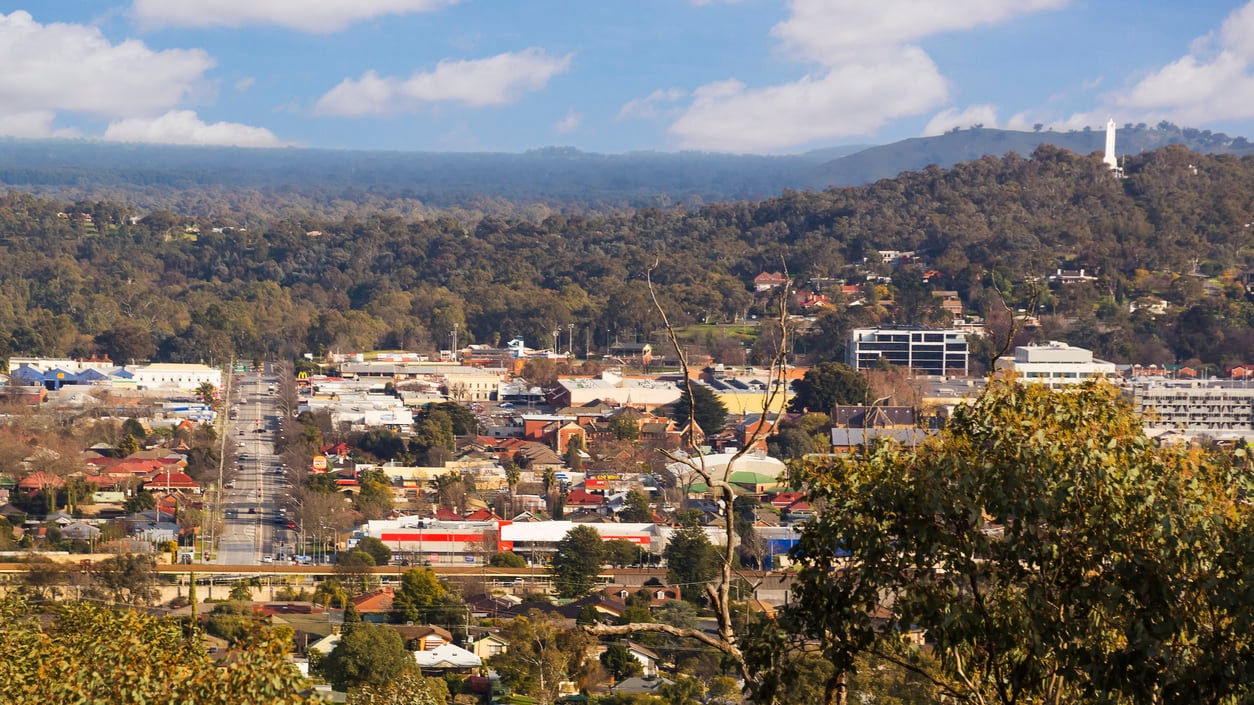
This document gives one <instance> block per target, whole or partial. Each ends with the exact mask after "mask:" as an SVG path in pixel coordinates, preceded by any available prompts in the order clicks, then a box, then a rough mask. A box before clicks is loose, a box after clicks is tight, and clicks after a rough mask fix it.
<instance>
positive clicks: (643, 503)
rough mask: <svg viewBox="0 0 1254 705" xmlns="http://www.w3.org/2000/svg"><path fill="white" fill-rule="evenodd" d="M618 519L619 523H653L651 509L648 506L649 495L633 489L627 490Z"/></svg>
mask: <svg viewBox="0 0 1254 705" xmlns="http://www.w3.org/2000/svg"><path fill="white" fill-rule="evenodd" d="M618 518H619V520H620V521H627V522H647V521H653V508H652V507H650V506H649V495H648V494H646V493H645V492H644V491H643V490H639V489H636V488H634V487H633V488H631V489H629V490H627V496H626V497H625V498H624V500H623V508H622V510H621V511H620V512H619V513H618Z"/></svg>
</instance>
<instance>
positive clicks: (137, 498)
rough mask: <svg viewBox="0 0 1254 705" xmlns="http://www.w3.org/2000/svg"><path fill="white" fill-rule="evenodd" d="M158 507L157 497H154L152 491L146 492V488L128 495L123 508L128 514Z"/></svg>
mask: <svg viewBox="0 0 1254 705" xmlns="http://www.w3.org/2000/svg"><path fill="white" fill-rule="evenodd" d="M156 507H157V498H156V497H153V496H152V493H151V492H145V491H144V490H137V491H136V492H135V494H133V495H131V496H130V497H127V498H126V501H125V502H123V503H122V509H123V510H125V511H126V513H127V514H138V513H140V512H146V511H148V510H149V509H155V508H156Z"/></svg>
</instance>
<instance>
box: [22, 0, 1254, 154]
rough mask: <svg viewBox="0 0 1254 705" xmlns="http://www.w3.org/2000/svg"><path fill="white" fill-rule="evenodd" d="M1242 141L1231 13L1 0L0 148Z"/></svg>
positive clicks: (1246, 114) (1244, 119)
mask: <svg viewBox="0 0 1254 705" xmlns="http://www.w3.org/2000/svg"><path fill="white" fill-rule="evenodd" d="M1107 118H1113V119H1115V120H1116V121H1117V122H1118V123H1120V124H1122V123H1126V122H1151V123H1153V122H1158V121H1159V120H1164V119H1166V120H1170V121H1172V122H1175V123H1177V124H1180V125H1183V126H1190V127H1201V128H1208V129H1212V130H1217V131H1224V132H1227V133H1229V134H1231V135H1234V136H1235V135H1244V136H1247V137H1252V138H1254V129H1252V128H1254V2H1251V3H1250V4H1241V3H1239V2H1221V1H1218V0H1194V1H1193V2H1189V3H1184V2H1180V1H1179V0H1172V1H1165V0H1139V1H1133V0H943V1H940V0H630V1H624V0H565V1H560V2H559V1H558V0H530V1H529V2H502V1H501V0H497V1H495V2H488V1H487V0H120V1H119V2H102V1H94V2H93V1H90V0H43V1H41V2H38V3H34V2H30V1H29V0H27V2H12V1H9V0H0V135H6V136H14V137H57V136H63V137H79V138H91V139H100V138H103V139H109V140H119V141H128V142H169V143H179V144H231V145H240V146H260V147H265V146H281V145H300V146H308V147H327V148H337V149H387V150H406V151H417V150H436V151H510V152H517V151H523V150H526V149H533V148H538V147H545V146H550V145H570V146H574V147H577V148H579V149H583V150H586V151H595V152H625V151H632V150H660V151H674V150H681V149H696V150H706V151H719V152H737V153H764V154H773V153H789V152H799V151H804V150H807V149H813V148H818V147H826V146H833V145H841V144H869V143H883V142H890V141H894V140H898V139H903V138H907V137H914V136H918V135H921V134H934V133H937V132H943V131H944V130H946V129H948V128H951V127H954V126H964V127H965V126H969V125H971V124H976V123H980V124H983V125H985V126H988V127H993V126H996V127H1008V128H1018V129H1031V128H1032V126H1033V125H1034V124H1036V123H1043V124H1046V125H1050V126H1052V127H1054V128H1055V129H1068V128H1077V127H1083V126H1085V125H1091V126H1100V125H1103V124H1105V122H1106V120H1107Z"/></svg>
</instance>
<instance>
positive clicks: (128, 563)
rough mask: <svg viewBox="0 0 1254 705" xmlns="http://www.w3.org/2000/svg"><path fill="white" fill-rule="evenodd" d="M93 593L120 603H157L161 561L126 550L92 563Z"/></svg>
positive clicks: (90, 591)
mask: <svg viewBox="0 0 1254 705" xmlns="http://www.w3.org/2000/svg"><path fill="white" fill-rule="evenodd" d="M91 578H92V580H91V588H90V590H89V594H91V595H92V596H93V597H96V598H98V599H105V600H108V601H109V602H111V603H113V604H117V605H129V606H132V607H137V606H141V605H151V604H153V603H154V602H155V601H156V599H157V597H158V595H159V593H158V591H157V563H156V561H154V560H153V558H152V556H149V555H145V554H140V553H124V554H121V555H118V556H113V557H112V558H106V559H105V560H103V561H100V562H99V563H96V564H94V565H93V566H92V574H91Z"/></svg>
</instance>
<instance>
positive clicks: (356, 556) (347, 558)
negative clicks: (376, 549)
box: [335, 548, 377, 595]
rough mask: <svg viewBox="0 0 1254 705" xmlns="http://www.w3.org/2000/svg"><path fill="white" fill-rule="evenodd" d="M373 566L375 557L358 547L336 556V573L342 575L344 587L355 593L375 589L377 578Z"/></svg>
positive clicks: (358, 593)
mask: <svg viewBox="0 0 1254 705" xmlns="http://www.w3.org/2000/svg"><path fill="white" fill-rule="evenodd" d="M371 568H374V557H373V556H371V555H370V554H369V553H366V552H365V551H362V550H360V549H357V548H354V549H353V550H351V551H344V552H342V553H340V554H338V555H336V557H335V574H336V575H338V576H340V579H341V580H342V581H343V583H344V587H345V588H346V589H347V590H348V592H349V593H350V594H353V595H360V594H362V593H364V592H368V591H370V590H372V589H374V587H375V585H376V581H377V579H376V578H375V575H374V571H372V570H371Z"/></svg>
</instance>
